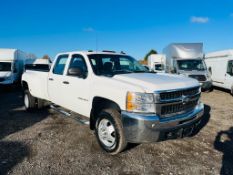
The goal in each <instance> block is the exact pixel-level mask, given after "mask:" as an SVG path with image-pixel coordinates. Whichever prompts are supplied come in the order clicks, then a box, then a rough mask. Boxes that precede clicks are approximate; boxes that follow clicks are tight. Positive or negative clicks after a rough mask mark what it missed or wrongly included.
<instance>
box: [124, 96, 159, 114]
mask: <svg viewBox="0 0 233 175" xmlns="http://www.w3.org/2000/svg"><path fill="white" fill-rule="evenodd" d="M126 110H127V111H129V112H139V113H155V103H154V95H153V94H146V93H138V92H136V93H134V92H128V93H127V97H126Z"/></svg>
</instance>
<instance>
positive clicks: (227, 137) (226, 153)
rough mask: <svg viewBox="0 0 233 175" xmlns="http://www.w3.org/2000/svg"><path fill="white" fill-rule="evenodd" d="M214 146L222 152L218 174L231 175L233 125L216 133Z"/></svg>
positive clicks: (232, 165)
mask: <svg viewBox="0 0 233 175" xmlns="http://www.w3.org/2000/svg"><path fill="white" fill-rule="evenodd" d="M214 148H215V149H216V150H218V151H220V152H222V153H223V157H222V168H221V171H220V174H221V175H231V174H232V173H233V127H231V128H230V129H229V130H227V131H220V132H219V133H218V134H217V136H216V138H215V141H214Z"/></svg>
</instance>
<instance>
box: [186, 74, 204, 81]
mask: <svg viewBox="0 0 233 175" xmlns="http://www.w3.org/2000/svg"><path fill="white" fill-rule="evenodd" d="M189 77H190V78H194V79H196V80H198V81H206V77H205V75H189Z"/></svg>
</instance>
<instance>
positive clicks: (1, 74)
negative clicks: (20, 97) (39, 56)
mask: <svg viewBox="0 0 233 175" xmlns="http://www.w3.org/2000/svg"><path fill="white" fill-rule="evenodd" d="M35 59H36V56H35V55H33V54H27V53H25V52H23V51H20V50H18V49H0V85H11V84H14V83H17V82H20V79H21V76H22V73H23V70H24V65H25V64H26V62H27V63H32V62H33V61H34V60H35Z"/></svg>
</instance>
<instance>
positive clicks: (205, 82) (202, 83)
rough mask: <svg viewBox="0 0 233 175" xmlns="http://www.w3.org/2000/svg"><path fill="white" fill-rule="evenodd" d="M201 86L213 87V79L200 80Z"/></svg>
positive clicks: (203, 87) (206, 88)
mask: <svg viewBox="0 0 233 175" xmlns="http://www.w3.org/2000/svg"><path fill="white" fill-rule="evenodd" d="M200 85H201V88H202V89H204V90H208V89H210V88H211V87H212V81H203V82H200Z"/></svg>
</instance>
